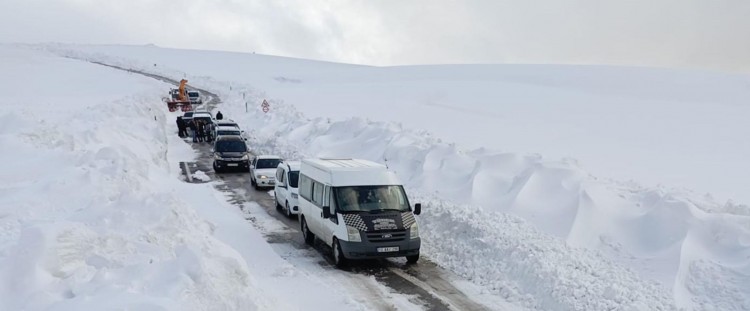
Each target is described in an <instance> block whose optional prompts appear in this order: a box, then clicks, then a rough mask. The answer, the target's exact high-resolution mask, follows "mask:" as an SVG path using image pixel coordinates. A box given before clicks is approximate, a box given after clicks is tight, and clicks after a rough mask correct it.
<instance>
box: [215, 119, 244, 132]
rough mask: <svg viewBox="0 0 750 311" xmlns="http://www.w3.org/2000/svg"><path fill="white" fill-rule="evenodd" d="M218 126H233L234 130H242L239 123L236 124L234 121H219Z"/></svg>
mask: <svg viewBox="0 0 750 311" xmlns="http://www.w3.org/2000/svg"><path fill="white" fill-rule="evenodd" d="M216 126H231V127H234V128H237V129H238V130H239V129H240V126H239V125H238V124H237V122H234V121H232V120H217V121H216Z"/></svg>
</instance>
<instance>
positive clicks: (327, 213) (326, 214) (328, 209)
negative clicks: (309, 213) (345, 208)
mask: <svg viewBox="0 0 750 311" xmlns="http://www.w3.org/2000/svg"><path fill="white" fill-rule="evenodd" d="M323 218H325V219H328V218H331V207H330V206H323Z"/></svg>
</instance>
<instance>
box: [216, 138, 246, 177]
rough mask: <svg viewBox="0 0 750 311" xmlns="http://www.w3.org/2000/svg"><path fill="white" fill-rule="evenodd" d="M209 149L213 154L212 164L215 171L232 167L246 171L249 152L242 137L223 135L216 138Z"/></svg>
mask: <svg viewBox="0 0 750 311" xmlns="http://www.w3.org/2000/svg"><path fill="white" fill-rule="evenodd" d="M211 151H212V152H213V155H214V164H213V166H214V172H216V173H221V172H224V171H228V170H232V169H234V170H242V171H245V172H246V171H248V170H249V168H250V153H249V150H248V148H247V144H245V140H244V139H242V137H239V136H223V137H220V138H217V139H216V141H215V142H214V147H213V149H212V150H211Z"/></svg>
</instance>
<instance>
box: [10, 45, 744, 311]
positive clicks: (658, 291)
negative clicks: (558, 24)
mask: <svg viewBox="0 0 750 311" xmlns="http://www.w3.org/2000/svg"><path fill="white" fill-rule="evenodd" d="M32 48H33V49H35V50H42V51H52V52H54V53H55V54H57V55H61V56H66V57H70V58H75V59H80V60H88V61H97V62H104V63H107V64H112V65H117V66H121V67H125V68H132V69H137V70H141V71H145V72H151V73H155V74H161V75H164V76H169V77H174V78H181V77H187V78H188V80H190V83H191V84H193V85H198V86H201V87H203V88H206V89H209V90H211V91H213V92H215V93H217V94H219V95H220V96H221V98H222V101H223V103H222V106H220V107H219V110H221V111H222V112H224V113H226V114H229V115H232V116H236V119H237V120H238V121H239V122H240V123H241V125H243V126H244V127H245V128H247V129H251V130H252V132H251V135H252V140H251V142H250V143H251V145H252V146H253V147H254V148H256V149H257V150H259V151H263V152H273V153H278V154H282V155H284V156H286V157H289V158H293V157H303V156H351V157H362V158H369V159H372V160H375V161H380V162H383V161H387V163H388V165H389V167H391V168H392V169H393V170H395V171H396V172H397V173H398V174H399V176H400V177H401V178H402V179H403V180H404V181H406V183H407V186H408V191H409V194H410V196H411V197H414V198H418V199H419V200H420V201H422V202H424V203H425V212H424V215H422V216H421V221H422V222H423V226H422V227H423V228H421V230H423V231H424V232H423V234H424V235H425V237H424V239H425V246H424V247H425V255H426V256H427V257H429V258H430V259H432V260H434V261H435V262H436V263H438V264H439V265H441V266H443V267H445V268H447V269H449V270H451V271H454V272H456V273H458V274H459V275H461V276H463V277H465V278H466V279H467V280H470V281H471V282H472V283H474V284H477V285H479V286H483V287H484V288H486V289H487V290H488V291H489V292H492V293H493V294H496V295H499V296H501V297H504V299H507V300H508V301H510V302H511V303H515V304H516V305H518V306H520V307H522V308H529V309H545V310H602V309H610V308H614V309H636V310H654V309H670V308H672V307H674V305H676V306H678V307H684V308H687V309H695V310H709V309H721V310H743V309H747V308H750V293H749V292H748V291H747V290H746V288H750V209H748V207H747V206H746V205H742V204H737V203H734V202H731V201H730V202H727V201H726V199H735V200H737V201H738V202H750V197H747V193H746V192H745V185H746V183H745V182H743V181H744V180H745V178H746V176H748V173H750V164H748V163H747V161H746V160H747V159H748V158H750V148H748V146H747V144H746V133H748V132H750V126H748V123H747V122H746V121H747V120H746V119H747V118H746V116H747V115H750V105H748V104H747V102H748V99H750V90H749V89H750V88H748V85H749V84H750V78H749V77H747V76H742V75H725V74H719V73H706V72H695V71H677V70H675V71H671V70H655V69H646V68H616V67H570V66H500V65H471V66H460V65H451V66H416V67H385V68H380V67H365V66H353V65H344V64H333V63H323V62H312V61H306V60H298V59H287V58H278V57H270V56H263V55H251V54H239V53H222V52H205V51H186V50H171V49H161V48H156V47H134V46H67V45H44V46H33V47H32ZM6 50H7V51H6V52H4V53H5V54H7V55H19V54H22V53H28V50H23V48H21V47H7V48H6ZM21 51H23V52H21ZM35 53H42V52H35ZM7 55H6V56H4V57H5V58H6V59H10V60H7V61H6V63H8V64H15V63H23V62H34V61H37V60H36V58H32V59H24V58H19V57H17V58H15V61H14V58H8V56H7ZM44 55H45V57H47V58H51V56H49V55H47V54H44ZM50 61H51V60H50ZM53 62H62V63H64V64H72V63H76V62H75V61H73V60H64V61H63V60H57V59H55V60H54V61H53ZM76 64H82V65H78V66H84V67H86V68H91V67H90V66H93V65H86V64H85V63H83V62H80V63H76ZM76 70H77V69H76ZM102 70H103V69H102ZM25 71H31V72H33V70H30V69H18V70H16V71H14V72H25ZM37 71H40V70H39V69H37ZM71 71H73V70H65V69H61V72H63V73H64V72H71ZM95 74H96V75H98V74H99V73H95ZM92 75H93V74H92ZM82 76H86V75H84V74H82ZM124 76H125V77H128V76H127V75H124ZM2 78H3V85H1V86H0V87H3V88H7V89H4V93H6V94H7V93H10V94H14V93H13V92H18V93H17V94H19V95H18V96H17V97H10V98H11V99H10V100H9V101H7V103H6V102H3V105H4V107H5V106H6V105H11V103H13V104H14V105H19V104H18V103H20V102H27V103H28V102H30V100H31V99H33V96H32V95H31V94H33V91H32V90H31V89H25V90H24V89H23V87H24V86H23V84H22V83H18V82H17V81H18V80H17V78H15V77H13V76H11V75H4V76H3V77H2ZM29 79H31V78H29ZM58 79H64V78H63V77H58ZM118 79H119V78H118ZM123 79H124V78H123ZM97 80H98V79H97ZM133 83H135V82H131V81H123V82H122V84H127V85H132V84H133ZM99 84H101V83H99ZM80 85H85V83H81V84H80ZM159 88H160V89H159V90H158V91H157V87H156V86H152V87H151V88H150V89H149V91H148V92H147V93H148V94H149V95H146V96H150V97H151V98H158V97H160V96H161V95H162V93H164V89H165V86H163V85H161V86H159ZM18 89H21V90H24V91H23V92H21V91H14V90H18ZM121 91H123V92H124V93H123V94H121V96H120V97H122V96H126V95H128V94H131V93H134V92H135V93H137V92H141V93H143V92H145V91H136V90H131V88H127V89H125V90H121ZM80 92H81V93H85V92H84V91H80ZM52 94H54V93H52ZM102 94H105V95H106V94H111V93H109V92H102ZM105 95H101V96H105ZM50 96H51V95H50ZM87 96H88V95H87ZM264 98H266V99H269V101H270V102H271V112H270V113H268V114H264V113H263V112H261V111H260V110H259V108H258V105H259V103H260V101H262V99H264ZM93 100H95V101H108V102H111V100H107V99H106V98H102V97H94V99H93ZM245 102H249V103H250V109H249V110H250V111H249V112H245ZM14 107H24V106H23V105H21V106H14ZM81 107H82V109H84V108H83V107H86V106H85V104H83V106H81ZM144 107H145V106H144ZM148 107H152V106H148ZM159 107H160V106H159V103H156V104H154V106H153V108H154V109H157V111H158V109H159ZM161 108H163V107H161ZM18 109H21V108H18ZM26 109H31V108H26ZM34 109H36V108H34ZM143 109H145V108H143ZM33 111H34V113H38V112H36V110H33ZM157 111H154V112H153V113H154V114H156V115H157V119H159V118H164V116H163V115H162V114H163V113H164V112H157ZM139 117H140V118H141V119H142V122H146V121H148V120H149V119H150V118H151V114H148V113H144V114H143V115H140V116H139ZM167 117H169V116H167ZM5 118H6V119H8V120H10V119H16V118H18V117H17V116H16V115H15V114H6V117H5ZM67 118H70V116H69V117H65V118H63V119H67ZM21 119H23V118H21ZM27 119H33V118H27ZM161 121H163V120H161ZM8 122H10V124H13V123H12V122H11V121H8ZM13 122H15V121H13ZM102 126H104V125H102ZM161 126H162V127H163V125H161ZM125 127H127V126H125ZM13 128H16V126H13ZM139 130H142V129H139ZM143 130H146V129H143ZM25 131H34V130H33V129H32V128H30V129H28V130H25ZM154 131H161V132H163V131H165V129H163V128H162V129H158V128H157V129H152V130H151V131H147V133H143V134H142V135H143V137H150V136H148V135H153V134H154V133H153V132H154ZM18 133H21V132H18ZM18 135H19V134H11V135H6V136H7V137H17V136H18ZM159 135H161V136H158V137H159V140H161V141H163V140H165V139H166V138H165V137H163V133H162V134H159ZM7 137H6V139H9V138H7ZM84 137H88V136H85V135H84ZM93 142H95V143H96V146H97V147H99V146H100V145H101V144H103V142H101V141H96V140H93ZM76 144H80V143H74V145H76ZM170 146H171V145H170ZM163 148H166V149H169V148H167V147H166V146H165V147H163ZM152 151H153V150H152ZM19 154H20V155H23V154H26V152H20V153H18V154H11V155H9V156H8V158H9V159H10V158H11V157H15V156H17V155H19ZM154 154H158V152H157V153H154ZM154 154H151V155H148V154H147V153H145V152H144V154H143V158H144V161H157V160H153V159H152V160H148V159H150V158H149V157H151V158H153V157H155V155H154ZM540 154H541V155H540ZM542 155H543V157H542ZM80 161H83V160H79V162H76V161H73V163H81V162H80ZM159 161H161V160H159ZM73 167H75V166H74V165H71V169H73ZM162 170H163V168H162ZM148 171H149V172H152V171H153V170H148ZM172 175H174V174H172ZM22 184H23V183H21V182H15V183H14V182H9V183H8V185H13V187H20V186H19V185H22ZM162 184H170V185H171V186H170V187H179V183H177V184H175V185H172V184H173V183H167V182H162ZM657 184H661V185H662V186H658V187H657V186H656V185H657ZM10 187H11V186H8V189H10ZM683 188H686V189H683ZM42 189H44V188H42ZM138 189H142V188H138ZM156 189H157V190H153V191H155V192H159V191H158V189H159V188H158V187H157V188H156ZM133 191H135V190H133ZM207 191H208V190H207ZM135 192H137V191H135ZM704 193H712V194H714V195H715V196H716V197H717V198H719V200H716V199H714V198H712V197H710V196H705V195H703V194H704ZM195 195H196V196H198V195H200V193H198V194H195ZM11 198H12V200H13V201H8V202H4V204H3V207H5V206H10V205H12V204H19V202H20V203H23V202H26V201H28V200H29V197H28V196H17V197H11ZM211 199H213V200H216V199H215V198H211ZM91 202H94V201H93V199H92V201H91ZM217 204H219V203H217ZM195 208H196V209H197V210H198V211H200V208H197V207H195ZM73 211H74V209H71V210H68V211H65V212H66V213H73ZM5 213H9V214H10V215H14V216H13V217H11V219H16V218H19V217H20V216H16V215H17V214H16V212H11V211H6V212H5ZM29 217H30V218H29ZM227 217H229V214H227ZM27 218H28V219H32V218H33V217H31V216H28V217H27ZM230 218H231V217H230ZM13 221H15V220H13ZM248 230H249V229H248ZM190 234H193V233H192V231H191V233H190ZM94 236H96V235H94ZM18 239H20V238H19V236H13V235H11V236H9V237H8V238H7V239H6V240H4V242H3V244H2V245H13V243H20V242H18V241H19V240H18ZM219 240H221V239H219ZM14 241H15V242H14ZM229 244H230V246H231V247H235V246H236V245H235V244H231V243H229ZM8 247H10V246H8ZM254 247H255V246H254ZM258 247H261V248H262V246H258ZM4 249H8V248H7V247H5V246H4ZM5 252H6V253H7V252H8V251H5ZM269 256H270V257H273V256H272V254H271V255H269ZM8 258H15V257H8ZM200 258H202V257H200ZM274 260H276V259H273V260H271V259H269V262H276V261H274ZM259 271H260V270H259ZM250 275H256V274H255V273H252V272H251V273H250ZM218 278H219V279H221V277H220V276H218ZM310 282H315V280H314V279H313V280H310ZM249 287H250V288H252V286H249ZM269 291H271V292H273V290H272V289H271V290H269ZM4 292H5V291H4ZM270 296H273V295H272V294H271V295H270ZM312 297H314V296H312ZM260 308H261V309H262V308H263V307H262V306H261V307H260Z"/></svg>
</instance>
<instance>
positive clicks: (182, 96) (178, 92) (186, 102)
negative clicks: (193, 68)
mask: <svg viewBox="0 0 750 311" xmlns="http://www.w3.org/2000/svg"><path fill="white" fill-rule="evenodd" d="M187 82H188V81H187V80H185V79H182V80H180V87H179V88H178V89H171V90H169V98H165V99H166V102H167V107H168V108H169V111H176V110H177V109H178V108H179V109H181V110H182V111H183V112H185V111H190V110H193V105H192V102H191V101H190V98H189V97H188V94H187V93H188V91H187V88H186V87H187Z"/></svg>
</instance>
